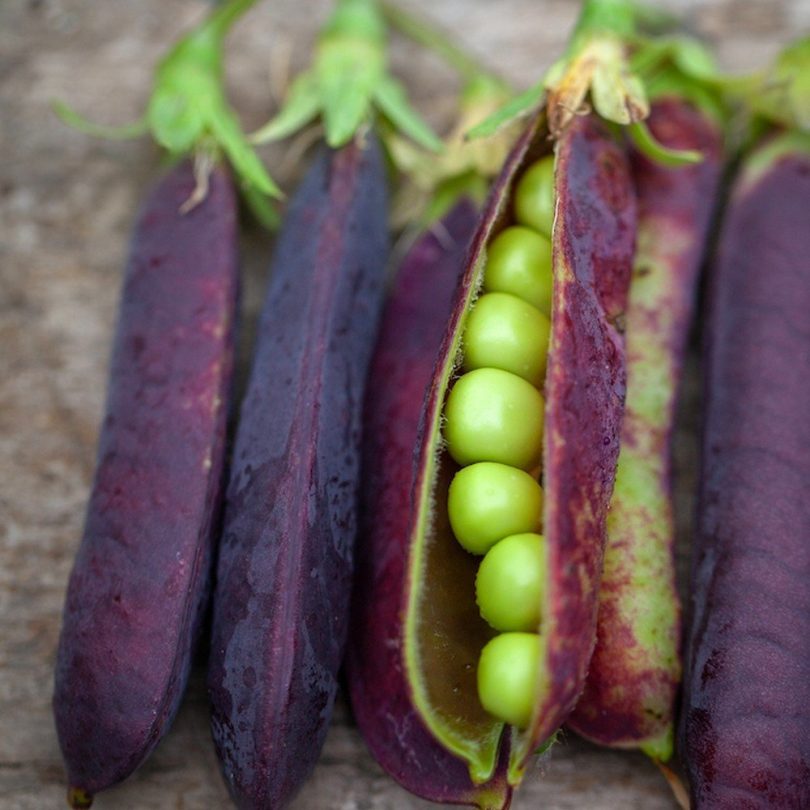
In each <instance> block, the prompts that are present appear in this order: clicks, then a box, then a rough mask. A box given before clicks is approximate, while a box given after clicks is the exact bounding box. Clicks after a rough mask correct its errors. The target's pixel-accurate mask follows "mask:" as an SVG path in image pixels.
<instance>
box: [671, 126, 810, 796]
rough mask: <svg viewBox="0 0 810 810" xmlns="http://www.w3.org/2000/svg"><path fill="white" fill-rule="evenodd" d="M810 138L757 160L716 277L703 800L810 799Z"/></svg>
mask: <svg viewBox="0 0 810 810" xmlns="http://www.w3.org/2000/svg"><path fill="white" fill-rule="evenodd" d="M808 204H810V140H808V138H807V136H804V138H803V139H802V138H801V137H800V136H792V137H791V136H783V137H782V138H777V139H776V140H774V141H772V142H771V143H769V144H766V145H765V146H763V147H761V148H760V149H759V150H758V151H756V152H754V153H752V154H751V155H749V156H748V157H747V158H746V159H745V161H744V164H743V168H742V171H741V173H740V175H739V176H738V178H737V180H736V182H735V184H734V187H733V190H732V194H731V198H730V200H729V203H728V209H727V211H726V215H725V219H724V222H723V224H722V232H721V238H720V244H719V250H718V255H717V257H716V261H715V263H714V266H713V268H712V273H711V276H710V279H709V281H710V285H709V299H710V300H709V306H708V312H707V322H706V325H705V330H706V331H705V337H706V356H705V364H704V375H705V386H706V394H705V409H704V425H703V459H702V476H701V488H700V499H699V516H698V532H697V537H696V548H695V552H694V558H693V571H692V575H693V581H692V599H693V619H692V627H691V633H690V638H689V646H688V661H687V670H686V678H685V699H684V700H685V702H684V713H683V729H682V730H683V732H684V737H685V739H684V751H685V758H686V764H687V773H688V776H689V779H690V782H691V789H692V801H693V804H692V806H693V807H695V808H697V810H701V808H712V810H730V809H731V808H734V810H751V809H753V808H780V809H783V810H787V809H788V808H789V809H790V810H799V808H806V807H810V713H809V712H808V706H810V632H808V616H810V543H808V538H810V502H808V498H807V494H808V482H810V419H808V403H810V332H808V313H810V268H809V267H808V255H810V230H808V227H807V211H808Z"/></svg>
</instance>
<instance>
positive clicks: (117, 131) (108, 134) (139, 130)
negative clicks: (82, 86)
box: [51, 101, 149, 141]
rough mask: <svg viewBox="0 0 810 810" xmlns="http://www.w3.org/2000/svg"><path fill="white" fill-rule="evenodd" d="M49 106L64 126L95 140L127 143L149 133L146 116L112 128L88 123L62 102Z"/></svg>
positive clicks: (55, 102) (54, 102)
mask: <svg viewBox="0 0 810 810" xmlns="http://www.w3.org/2000/svg"><path fill="white" fill-rule="evenodd" d="M51 104H52V107H53V111H54V112H55V113H56V114H57V115H58V116H59V118H61V119H62V121H63V122H64V123H65V124H67V125H68V126H69V127H73V129H76V130H78V131H79V132H83V133H84V134H85V135H92V136H93V137H95V138H106V139H107V140H109V141H127V140H130V139H131V138H138V137H140V136H141V135H145V134H146V133H147V132H148V131H149V124H148V122H147V120H146V116H143V117H142V118H139V119H138V120H137V121H134V122H133V123H131V124H124V125H123V126H120V127H113V126H107V125H105V124H95V123H93V122H92V121H88V120H87V119H86V118H85V117H84V116H83V115H81V114H80V113H78V112H76V110H74V109H73V108H72V107H69V106H68V105H67V104H65V103H64V102H62V101H53V102H51Z"/></svg>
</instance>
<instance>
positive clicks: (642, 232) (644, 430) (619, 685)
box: [568, 97, 722, 760]
mask: <svg viewBox="0 0 810 810" xmlns="http://www.w3.org/2000/svg"><path fill="white" fill-rule="evenodd" d="M649 125H650V129H651V130H652V132H653V134H654V135H655V137H656V138H657V139H658V140H659V142H661V143H663V144H664V145H665V146H667V147H670V148H672V149H681V150H683V149H696V150H699V151H700V152H701V153H702V155H703V159H702V161H701V162H700V163H698V164H695V165H692V166H682V167H678V168H669V167H666V166H663V165H661V164H658V163H654V162H652V161H651V160H649V159H648V158H645V157H644V156H643V155H641V154H639V153H637V152H636V153H633V154H632V156H631V160H632V164H631V165H632V171H633V179H634V182H635V185H636V191H637V194H638V239H637V250H636V257H635V262H634V268H633V278H632V281H631V284H630V296H629V303H628V307H627V315H626V318H625V339H626V348H627V401H626V404H625V411H624V421H623V424H622V437H621V449H620V451H619V463H618V467H617V471H616V486H615V489H614V492H613V498H612V500H611V505H610V512H609V513H608V520H607V536H608V541H607V548H606V549H605V568H604V572H603V575H602V586H601V589H600V592H599V623H598V628H597V643H596V649H595V650H594V654H593V658H592V659H591V664H590V668H589V671H588V680H587V682H586V685H585V691H584V692H583V694H582V697H581V698H580V699H579V702H578V703H577V707H576V709H575V711H574V713H573V714H572V715H571V717H570V718H569V720H568V726H569V728H572V729H574V730H575V731H577V732H578V733H579V734H581V735H582V736H584V737H587V738H588V739H590V740H593V741H594V742H598V743H600V744H602V745H609V746H615V747H620V748H635V747H640V748H642V749H643V750H644V751H645V752H646V753H648V754H649V755H650V756H652V757H654V758H656V759H660V760H667V759H669V757H670V756H671V754H672V746H673V736H674V732H673V723H674V711H675V698H676V695H677V691H678V687H679V684H680V680H681V659H680V604H679V599H678V594H677V590H676V587H675V559H674V542H675V523H674V515H673V510H672V486H671V481H670V466H671V461H670V452H671V450H670V445H671V441H672V431H673V423H674V418H675V404H676V398H677V394H678V388H679V382H680V377H681V368H682V363H683V354H684V350H685V347H686V341H687V337H688V334H689V328H690V324H691V320H692V319H691V314H692V309H693V305H694V300H695V293H696V285H697V281H698V276H699V273H700V268H701V265H702V263H703V255H704V247H705V243H706V237H707V234H708V231H709V227H710V225H711V222H712V216H713V212H714V207H715V201H716V199H717V195H718V190H719V183H720V177H721V172H722V133H721V130H720V128H719V126H718V125H717V124H716V123H715V122H714V121H713V119H712V118H710V117H709V115H708V114H707V113H704V112H702V111H700V110H698V109H697V108H695V107H693V106H692V105H690V104H689V103H688V102H686V101H683V100H680V99H678V98H676V97H667V98H662V99H659V100H658V101H656V102H655V103H654V104H653V107H652V112H651V116H650V119H649Z"/></svg>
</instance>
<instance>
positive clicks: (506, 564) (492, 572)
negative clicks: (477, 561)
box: [475, 534, 546, 632]
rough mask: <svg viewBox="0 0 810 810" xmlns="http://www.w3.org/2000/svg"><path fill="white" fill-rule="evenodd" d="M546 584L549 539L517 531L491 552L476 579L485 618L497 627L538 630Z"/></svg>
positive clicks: (484, 560)
mask: <svg viewBox="0 0 810 810" xmlns="http://www.w3.org/2000/svg"><path fill="white" fill-rule="evenodd" d="M545 583H546V551H545V538H544V537H543V535H541V534H513V535H512V536H511V537H505V538H504V539H503V540H501V541H500V542H498V543H495V545H494V546H493V547H492V548H491V549H490V550H489V551H488V552H487V555H486V557H484V559H483V560H482V561H481V565H480V566H479V568H478V576H477V577H476V578H475V599H476V601H477V602H478V608H479V610H480V611H481V617H482V618H483V619H484V620H485V621H487V622H489V624H491V625H492V626H493V627H494V628H495V629H496V630H501V631H507V630H523V631H525V632H529V631H536V630H537V628H538V627H539V626H540V606H541V604H542V601H543V595H544V592H545Z"/></svg>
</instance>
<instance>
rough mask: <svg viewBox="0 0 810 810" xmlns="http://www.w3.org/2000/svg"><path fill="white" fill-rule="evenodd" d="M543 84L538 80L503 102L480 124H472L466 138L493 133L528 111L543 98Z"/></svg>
mask: <svg viewBox="0 0 810 810" xmlns="http://www.w3.org/2000/svg"><path fill="white" fill-rule="evenodd" d="M543 92H544V85H543V82H542V81H541V82H538V83H537V84H536V85H534V87H530V88H529V89H528V90H524V91H523V92H522V93H521V94H520V95H518V96H515V98H513V99H512V100H511V101H510V102H508V103H507V104H504V106H503V107H501V108H500V109H499V110H497V111H496V112H494V113H492V115H490V116H489V117H488V118H485V119H484V120H483V121H482V122H481V123H480V124H478V125H477V126H474V127H473V128H472V129H471V130H470V131H469V132H468V133H467V138H468V139H470V140H473V139H475V138H488V137H489V136H490V135H494V134H495V133H496V132H497V131H498V130H499V129H501V128H502V127H505V126H506V125H507V124H510V123H511V122H512V121H514V120H515V119H517V118H521V117H523V116H524V115H527V114H528V113H530V112H531V111H532V110H533V109H534V108H535V107H537V105H538V104H540V101H541V99H542V98H543Z"/></svg>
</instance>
